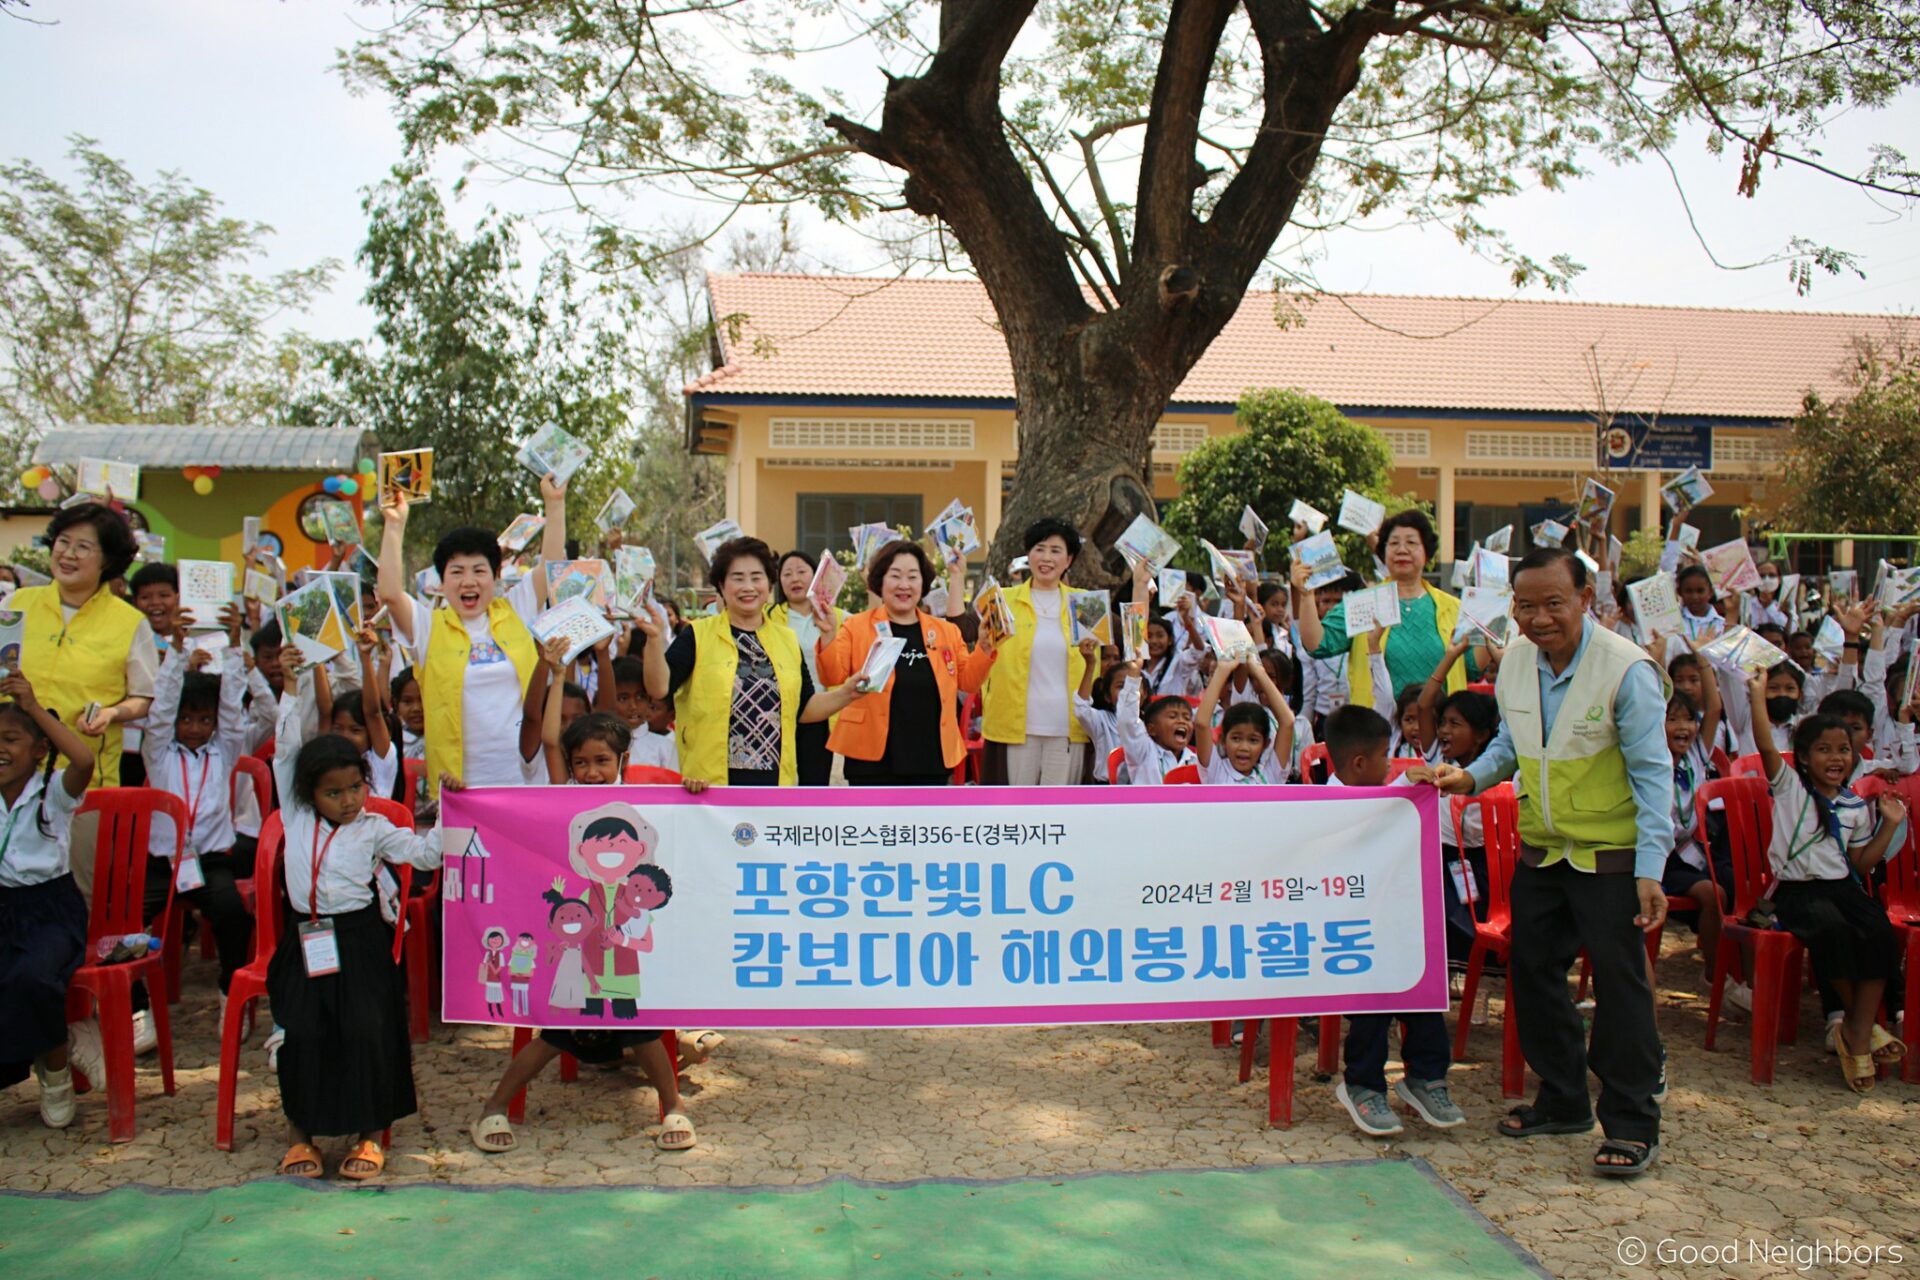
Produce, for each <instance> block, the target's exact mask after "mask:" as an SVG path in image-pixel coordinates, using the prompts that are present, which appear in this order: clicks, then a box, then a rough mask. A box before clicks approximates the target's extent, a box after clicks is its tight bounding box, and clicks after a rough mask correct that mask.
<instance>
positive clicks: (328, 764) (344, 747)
mask: <svg viewBox="0 0 1920 1280" xmlns="http://www.w3.org/2000/svg"><path fill="white" fill-rule="evenodd" d="M335 769H358V770H359V771H360V776H361V777H362V778H365V777H366V776H367V758H366V757H365V756H363V755H361V754H360V751H359V749H358V748H357V747H355V746H354V745H353V744H352V743H351V742H348V741H347V740H346V739H345V738H343V737H341V736H340V735H339V734H337V733H323V734H321V735H320V736H319V737H317V738H313V739H310V740H309V741H308V742H307V744H306V745H305V746H304V747H301V748H300V754H299V755H297V756H295V757H294V760H293V798H294V799H295V800H297V801H299V802H300V803H301V804H303V805H305V806H306V807H307V808H309V809H311V808H313V793H314V792H315V791H317V790H319V787H320V779H322V778H324V777H326V776H327V775H328V774H329V773H332V772H333V771H334V770H335Z"/></svg>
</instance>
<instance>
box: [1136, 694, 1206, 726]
mask: <svg viewBox="0 0 1920 1280" xmlns="http://www.w3.org/2000/svg"><path fill="white" fill-rule="evenodd" d="M1176 707H1185V708H1186V709H1187V710H1189V711H1191V710H1193V704H1192V703H1191V702H1188V701H1187V700H1186V699H1185V698H1183V697H1181V696H1180V695H1179V694H1177V693H1163V694H1161V695H1160V696H1159V697H1157V698H1155V699H1154V700H1153V701H1152V702H1149V703H1148V704H1147V705H1146V709H1145V710H1143V711H1142V712H1141V713H1140V723H1141V724H1152V723H1153V718H1154V717H1155V716H1157V715H1159V714H1160V713H1161V712H1163V711H1172V710H1173V709H1174V708H1176Z"/></svg>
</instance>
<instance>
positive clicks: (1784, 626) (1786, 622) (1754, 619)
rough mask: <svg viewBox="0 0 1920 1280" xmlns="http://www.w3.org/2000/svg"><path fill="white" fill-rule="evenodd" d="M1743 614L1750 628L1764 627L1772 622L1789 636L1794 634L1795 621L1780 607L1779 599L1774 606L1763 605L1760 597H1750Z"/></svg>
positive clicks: (1744, 606)
mask: <svg viewBox="0 0 1920 1280" xmlns="http://www.w3.org/2000/svg"><path fill="white" fill-rule="evenodd" d="M1742 612H1743V613H1744V614H1745V615H1746V624H1747V626H1749V627H1764V626H1766V625H1767V624H1768V623H1769V622H1771V623H1772V624H1773V625H1774V626H1776V627H1779V628H1780V629H1781V630H1782V631H1785V632H1787V633H1788V634H1792V632H1793V619H1792V618H1791V617H1790V616H1788V614H1787V611H1786V610H1785V609H1782V608H1781V607H1780V601H1779V599H1778V598H1776V599H1775V600H1774V602H1773V603H1772V604H1761V603H1760V597H1759V596H1757V595H1750V596H1748V597H1747V598H1746V600H1745V601H1744V602H1743V604H1742Z"/></svg>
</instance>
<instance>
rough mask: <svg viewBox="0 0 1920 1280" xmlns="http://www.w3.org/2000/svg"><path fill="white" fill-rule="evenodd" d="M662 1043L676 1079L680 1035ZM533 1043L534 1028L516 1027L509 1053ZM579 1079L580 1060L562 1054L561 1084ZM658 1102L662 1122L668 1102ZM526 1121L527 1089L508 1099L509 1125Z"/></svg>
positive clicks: (663, 1038) (668, 1034) (664, 1038)
mask: <svg viewBox="0 0 1920 1280" xmlns="http://www.w3.org/2000/svg"><path fill="white" fill-rule="evenodd" d="M660 1042H661V1043H662V1044H664V1045H666V1047H667V1061H668V1063H670V1064H671V1065H672V1067H673V1074H674V1075H675V1076H676V1077H677V1076H679V1074H680V1037H679V1035H678V1034H676V1033H675V1032H672V1031H668V1032H665V1033H663V1034H662V1035H661V1037H660ZM531 1043H533V1028H531V1027H515V1028H514V1029H513V1048H512V1049H510V1050H509V1051H508V1052H509V1053H519V1052H520V1051H521V1050H522V1049H524V1048H526V1047H527V1046H528V1045H529V1044H531ZM579 1077H580V1060H579V1059H578V1058H576V1057H574V1056H573V1055H572V1054H570V1053H563V1054H561V1055H560V1082H561V1083H562V1084H572V1083H573V1082H574V1081H575V1080H577V1079H579ZM658 1101H659V1103H660V1118H661V1119H662V1120H665V1119H666V1118H667V1104H666V1100H665V1099H659V1100H658ZM526 1119H527V1091H526V1090H525V1089H522V1090H520V1092H518V1093H516V1094H514V1095H513V1097H512V1098H510V1099H508V1101H507V1123H508V1124H524V1123H526Z"/></svg>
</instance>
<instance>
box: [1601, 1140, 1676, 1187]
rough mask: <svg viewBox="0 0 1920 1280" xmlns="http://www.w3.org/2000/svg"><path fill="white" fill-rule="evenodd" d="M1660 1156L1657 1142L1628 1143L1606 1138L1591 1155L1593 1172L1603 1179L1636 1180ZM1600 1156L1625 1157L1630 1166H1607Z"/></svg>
mask: <svg viewBox="0 0 1920 1280" xmlns="http://www.w3.org/2000/svg"><path fill="white" fill-rule="evenodd" d="M1659 1155H1660V1144H1659V1143H1657V1142H1629V1141H1628V1140H1626V1139H1624V1138H1608V1139H1607V1140H1606V1141H1605V1142H1603V1143H1601V1144H1600V1149H1599V1150H1598V1151H1596V1152H1594V1153H1593V1171H1594V1172H1595V1173H1597V1174H1599V1175H1600V1176H1601V1177H1603V1178H1637V1177H1639V1176H1640V1175H1641V1174H1643V1173H1645V1172H1646V1171H1647V1170H1648V1168H1650V1167H1651V1166H1652V1164H1653V1162H1654V1160H1655V1159H1656V1158H1657V1157H1658V1156H1659ZM1601 1156H1626V1157H1627V1158H1628V1159H1629V1160H1630V1161H1632V1163H1630V1164H1607V1163H1605V1162H1604V1161H1602V1160H1601V1159H1600V1157H1601Z"/></svg>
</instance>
